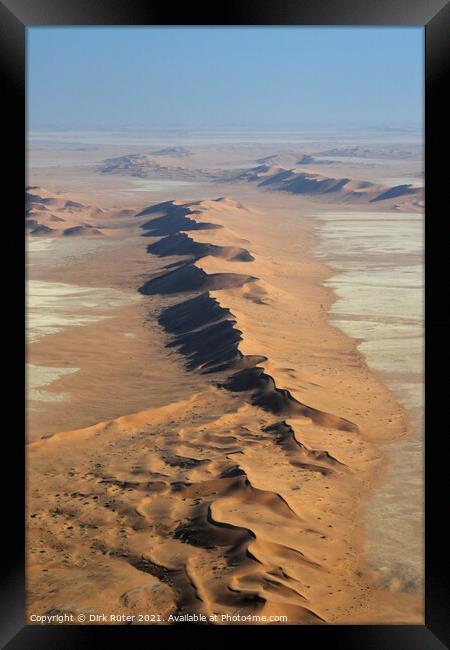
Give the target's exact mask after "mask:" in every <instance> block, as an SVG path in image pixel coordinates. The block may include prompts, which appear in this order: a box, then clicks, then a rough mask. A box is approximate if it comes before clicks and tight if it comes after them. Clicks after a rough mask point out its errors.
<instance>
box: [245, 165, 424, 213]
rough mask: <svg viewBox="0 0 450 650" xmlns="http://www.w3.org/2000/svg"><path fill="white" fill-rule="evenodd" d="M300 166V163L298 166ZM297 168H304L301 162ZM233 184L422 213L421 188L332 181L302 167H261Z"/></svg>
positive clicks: (344, 179) (357, 181) (409, 185)
mask: <svg viewBox="0 0 450 650" xmlns="http://www.w3.org/2000/svg"><path fill="white" fill-rule="evenodd" d="M297 164H299V162H297ZM300 164H301V165H303V164H307V161H306V160H301V161H300ZM234 180H246V181H248V182H254V183H256V184H257V185H258V186H259V187H262V188H267V189H273V190H278V191H283V192H289V193H291V194H305V195H308V196H320V197H321V198H322V199H327V200H330V201H334V202H339V203H346V204H347V203H374V202H377V201H383V202H385V203H384V205H387V207H389V208H402V209H405V210H414V209H417V210H418V209H420V210H421V209H423V196H424V195H423V188H421V187H415V186H413V185H411V184H403V185H396V186H394V187H387V186H385V185H382V184H377V183H373V182H370V181H360V180H354V179H351V178H332V177H330V176H326V175H324V174H320V173H318V172H316V171H305V170H304V169H303V167H300V168H298V167H295V166H294V167H291V168H285V167H282V166H279V165H273V164H268V163H264V164H261V165H258V166H256V167H253V168H251V169H249V170H247V171H244V172H241V173H239V174H238V175H237V176H235V177H234Z"/></svg>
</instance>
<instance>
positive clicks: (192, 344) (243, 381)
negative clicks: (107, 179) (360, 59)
mask: <svg viewBox="0 0 450 650" xmlns="http://www.w3.org/2000/svg"><path fill="white" fill-rule="evenodd" d="M224 201H225V202H227V201H228V202H229V201H230V199H218V200H217V201H216V202H218V203H219V204H220V203H221V202H224ZM209 205H210V204H208V202H197V203H194V204H190V205H189V204H185V205H177V204H174V203H168V204H167V203H164V204H161V205H156V206H153V207H152V208H150V210H151V212H149V209H147V210H144V211H142V212H141V213H140V215H142V214H146V215H147V214H152V213H155V214H158V215H160V213H161V210H162V211H165V212H164V214H163V216H157V217H155V221H156V222H157V223H156V224H153V221H149V222H147V223H145V224H144V225H143V228H144V229H145V230H146V231H147V233H148V232H151V233H153V234H154V233H158V234H161V233H163V232H167V231H170V235H168V236H166V237H165V238H163V239H160V240H159V241H157V242H155V243H154V244H151V245H150V246H148V249H147V250H148V252H150V253H152V254H154V255H158V256H160V257H165V256H167V255H169V254H172V255H183V256H184V255H186V254H187V255H190V257H191V261H190V262H187V263H185V264H183V265H182V266H179V267H177V268H176V269H175V270H170V271H169V272H168V273H165V274H163V275H161V276H157V277H156V278H154V279H151V280H149V281H147V282H146V283H145V284H144V285H142V286H141V287H140V289H139V290H140V291H141V293H143V294H146V295H151V294H155V293H158V294H160V295H164V294H168V293H184V292H191V291H202V292H203V291H205V290H206V292H204V293H201V294H200V295H199V296H197V297H196V298H191V299H188V300H185V301H183V302H181V303H178V304H176V305H172V306H170V307H168V308H166V309H165V310H163V311H162V313H161V314H160V316H159V323H160V324H161V325H162V326H163V327H164V328H165V329H166V331H168V332H169V333H171V334H172V335H173V334H175V336H174V337H173V339H172V340H171V341H170V342H169V344H168V345H169V346H170V347H176V348H177V349H178V350H179V351H180V352H181V354H183V355H185V356H186V357H187V362H186V367H187V368H188V369H189V370H194V369H199V370H200V371H201V372H206V373H212V372H218V371H223V370H226V369H232V370H233V371H235V372H233V373H232V374H231V375H230V376H229V377H227V379H226V380H225V381H223V382H222V383H221V384H219V385H220V386H221V387H223V388H226V389H228V390H230V391H234V392H245V393H249V394H250V399H251V402H252V404H255V405H256V406H260V407H261V408H263V409H265V410H268V411H270V412H272V413H275V414H280V415H303V416H305V417H309V418H311V419H312V420H313V421H315V422H318V423H321V424H323V425H325V426H334V427H336V428H341V429H342V430H348V431H356V430H357V429H358V427H357V426H356V425H355V424H353V423H352V422H349V421H346V420H345V419H344V418H339V417H336V416H333V415H331V414H328V413H323V412H321V411H319V410H317V409H314V408H311V407H309V406H307V405H305V404H302V403H301V402H300V401H298V400H297V399H295V398H294V397H293V396H292V395H291V393H290V392H289V391H288V390H286V389H282V388H278V387H277V385H276V382H275V380H274V378H273V377H271V376H270V375H269V374H267V373H266V372H264V368H263V367H260V365H258V364H261V363H263V362H264V361H267V357H266V356H265V355H264V354H262V355H252V356H250V355H244V354H242V352H241V351H240V350H239V342H240V340H241V339H242V336H241V334H242V333H241V331H240V330H239V329H238V328H237V327H235V326H236V325H237V322H236V320H235V319H234V318H233V315H232V313H231V312H230V310H229V309H228V308H227V307H226V306H223V305H222V304H221V303H220V301H219V300H218V299H217V298H214V297H212V296H211V295H210V291H220V290H222V289H228V288H236V287H241V286H242V285H243V284H245V283H247V282H257V280H258V278H256V277H254V276H250V275H249V276H243V275H241V274H237V273H213V274H208V273H206V272H205V271H204V270H203V269H202V268H200V269H199V268H198V267H197V266H196V262H198V261H199V260H200V259H202V258H203V257H208V256H209V255H211V253H212V255H213V256H214V257H219V258H221V259H223V258H225V259H227V260H228V261H235V260H236V259H239V260H240V261H246V262H251V261H252V260H253V259H254V258H253V256H252V255H251V254H250V253H249V251H247V250H246V249H239V250H240V255H239V256H238V257H237V258H236V256H235V255H232V256H231V257H230V256H228V257H227V256H226V255H225V254H223V251H224V250H225V251H227V250H229V247H226V246H217V245H216V246H215V245H211V244H207V243H199V242H195V241H194V240H193V239H192V238H189V237H187V235H186V234H185V233H184V232H183V231H184V228H187V229H188V230H193V231H196V230H202V229H203V226H204V227H205V229H207V230H209V229H211V226H217V224H212V223H210V222H208V221H203V220H201V221H200V220H198V219H199V215H202V214H203V213H204V211H206V212H207V210H208V207H209ZM240 207H241V209H242V206H240ZM180 215H182V216H180ZM188 215H189V216H188ZM165 219H167V224H166V228H165V227H164V225H163V224H164V223H165ZM176 226H178V228H179V231H178V232H177V233H175V232H174V231H173V229H174V228H175V227H176ZM218 227H219V228H221V229H223V226H221V225H219V226H218ZM167 240H169V242H168V241H167ZM211 249H212V250H211ZM232 250H233V251H234V250H235V249H232ZM217 251H220V253H219V254H217Z"/></svg>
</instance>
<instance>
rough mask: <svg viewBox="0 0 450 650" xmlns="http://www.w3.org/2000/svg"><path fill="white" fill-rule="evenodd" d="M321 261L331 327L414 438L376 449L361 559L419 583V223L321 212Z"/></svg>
mask: <svg viewBox="0 0 450 650" xmlns="http://www.w3.org/2000/svg"><path fill="white" fill-rule="evenodd" d="M316 216H317V217H319V218H320V227H319V232H320V236H321V243H320V246H319V255H320V257H321V258H322V259H323V260H324V261H325V262H326V263H327V264H329V265H330V266H331V267H332V268H334V269H335V270H336V275H334V276H333V277H332V278H331V279H330V280H329V281H328V282H327V284H328V286H330V287H332V288H333V289H334V291H335V293H336V294H337V296H338V300H337V301H336V302H335V303H334V305H333V306H332V310H331V315H332V323H333V324H335V325H337V326H339V327H340V328H341V329H342V330H343V331H344V332H346V333H347V334H349V335H350V336H352V337H353V338H355V339H357V340H360V341H361V342H360V343H359V345H358V348H359V350H360V351H361V352H362V353H363V354H364V356H365V358H366V360H367V363H368V364H369V366H370V367H371V368H373V369H374V370H375V371H376V372H377V373H379V375H380V377H381V379H382V380H383V381H384V382H385V383H386V384H387V385H388V386H389V387H390V388H391V390H392V391H393V392H394V393H395V394H396V396H397V398H398V400H399V402H400V403H401V404H403V406H404V407H405V408H406V409H407V411H408V412H409V415H410V419H411V422H412V425H413V427H414V428H415V435H414V436H412V437H410V438H408V439H407V440H404V441H397V442H395V443H390V444H386V445H383V446H382V450H383V451H384V452H386V453H387V454H388V459H389V465H388V471H387V477H386V479H385V480H384V482H383V484H382V485H381V486H380V488H379V489H378V490H377V491H376V493H375V495H374V497H373V498H372V499H371V500H370V501H369V503H368V505H367V506H366V509H365V521H366V528H367V530H366V532H367V556H368V561H369V564H370V565H371V566H373V567H374V568H376V569H378V570H381V573H382V574H383V573H384V574H386V579H387V580H389V579H390V577H392V575H395V576H399V577H400V578H401V580H402V582H403V583H404V584H406V585H410V586H414V585H417V584H420V583H421V582H422V580H423V534H422V520H423V462H424V448H423V409H424V264H423V254H424V218H423V215H420V214H405V213H383V212H379V213H378V212H333V213H331V212H330V213H326V212H321V213H320V214H317V215H316Z"/></svg>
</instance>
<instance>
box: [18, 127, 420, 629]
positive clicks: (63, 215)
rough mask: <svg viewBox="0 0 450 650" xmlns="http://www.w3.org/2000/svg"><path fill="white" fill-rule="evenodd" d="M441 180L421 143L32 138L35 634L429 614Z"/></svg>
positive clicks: (30, 466)
mask: <svg viewBox="0 0 450 650" xmlns="http://www.w3.org/2000/svg"><path fill="white" fill-rule="evenodd" d="M422 179H423V151H422V145H421V141H420V138H413V137H411V136H410V135H406V136H405V135H403V134H388V135H387V136H386V135H385V134H382V135H380V134H378V133H375V134H373V135H372V137H368V136H367V135H364V136H363V135H359V136H354V137H353V138H352V139H349V138H348V137H342V136H339V135H336V134H330V135H328V136H327V137H326V138H325V137H324V136H321V137H314V136H312V135H307V134H296V135H292V134H288V135H286V136H283V135H280V134H278V135H276V134H275V135H272V134H269V135H268V134H267V133H266V134H264V135H261V133H250V134H248V135H247V136H243V135H242V134H233V133H226V134H225V135H224V134H223V133H221V132H214V133H210V132H209V133H208V134H204V133H198V134H195V136H192V137H189V136H186V135H185V134H181V135H180V134H172V135H171V136H170V137H168V136H167V134H163V135H161V134H158V133H154V132H149V133H146V134H142V133H138V134H134V133H133V132H132V131H130V132H124V133H120V134H117V133H105V132H98V133H97V134H96V133H90V134H83V133H65V132H48V133H39V134H36V135H34V134H32V135H31V136H30V138H29V145H28V179H27V183H28V185H27V188H26V204H25V228H26V233H27V234H26V238H27V244H26V245H27V444H26V457H27V617H28V620H29V621H31V622H32V621H37V622H47V623H53V622H55V623H56V622H61V619H58V617H61V616H66V617H69V618H68V619H67V620H68V622H69V623H70V622H71V621H70V616H73V617H74V619H73V620H75V621H76V620H77V617H78V616H80V615H81V616H84V617H86V618H85V622H86V623H92V624H96V623H101V622H103V623H104V622H105V619H102V618H101V617H102V615H107V616H108V617H109V618H108V623H111V624H124V623H131V624H149V623H152V624H159V625H168V624H173V623H177V622H186V621H187V622H196V623H203V624H211V623H213V624H214V623H217V624H249V623H250V624H291V625H292V624H368V623H370V624H373V623H375V624H376V623H392V624H394V623H422V622H423V566H422V565H423V547H422V541H421V540H422V536H423V532H422V527H423V506H422V500H423V494H422V491H423V485H422V463H423V443H422V438H423V424H422V420H423V403H422V402H423V400H422V392H423V368H422V356H421V345H422V338H423V337H422V328H423V314H422V302H423V233H422V226H423V211H424V194H423V180H422ZM413 351H414V352H413ZM405 461H406V462H405ZM405 485H407V486H408V489H407V490H405ZM405 549H407V553H405ZM33 617H34V618H33ZM36 617H37V618H36Z"/></svg>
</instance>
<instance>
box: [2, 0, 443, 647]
mask: <svg viewBox="0 0 450 650" xmlns="http://www.w3.org/2000/svg"><path fill="white" fill-rule="evenodd" d="M35 25H61V26H63V25H68V26H70V25H223V26H233V25H249V26H250V25H346V26H352V25H354V26H358V25H359V26H363V25H364V26H375V25H380V26H410V25H415V26H423V27H424V29H425V56H426V60H425V71H426V75H425V133H426V141H425V175H426V184H425V196H426V217H425V220H426V228H425V236H426V249H427V250H426V359H425V370H426V390H425V397H426V431H427V436H426V620H425V625H417V626H410V625H405V626H397V625H391V626H385V625H378V626H375V625H374V626H302V627H298V626H295V628H294V629H293V627H291V626H273V627H253V626H252V627H251V628H250V627H246V626H241V627H234V626H229V627H228V626H227V627H220V628H216V627H212V626H191V627H190V626H172V627H146V626H142V627H141V626H135V627H134V626H131V627H130V629H124V627H119V628H118V627H104V626H91V627H90V626H86V627H82V626H78V627H72V626H71V627H66V626H61V627H59V626H46V627H45V626H39V625H37V626H33V625H24V594H25V571H24V548H25V544H24V519H25V517H24V498H23V497H24V486H25V478H26V473H25V468H24V444H23V438H22V437H21V435H20V434H19V432H21V431H23V429H24V426H23V416H22V413H23V411H22V406H23V401H24V400H23V392H21V391H22V390H23V385H24V382H23V381H21V380H23V377H24V375H23V374H22V373H23V371H22V368H23V366H20V363H21V362H22V356H21V353H20V350H23V338H21V337H22V333H23V330H22V329H21V327H20V325H19V323H23V316H24V291H23V286H24V285H23V279H24V275H23V274H24V262H25V259H24V246H23V235H22V226H21V223H22V215H23V210H24V199H23V190H24V185H25V147H24V142H25V139H24V127H25V74H26V69H25V32H26V28H27V27H29V26H35ZM449 33H450V7H449V4H448V3H447V2H446V1H445V0H340V1H336V0H334V1H333V0H304V1H302V0H284V1H282V0H278V1H277V2H274V1H272V2H269V1H268V0H261V1H260V2H258V3H256V2H255V1H253V2H251V1H249V0H247V1H245V2H244V1H243V0H240V2H239V3H238V2H235V1H233V2H228V3H226V4H225V3H224V4H223V5H216V6H214V5H213V4H212V3H210V5H209V6H200V5H191V4H189V5H184V7H183V6H180V7H177V9H176V12H175V10H174V8H173V6H172V5H169V4H168V3H163V2H161V1H160V0H158V1H152V0H150V1H147V2H146V1H145V0H2V1H0V66H1V68H0V69H1V78H2V88H3V89H4V90H3V92H2V99H3V101H2V108H3V109H4V111H5V116H4V121H3V125H4V130H5V131H4V132H5V133H7V134H8V135H9V136H10V142H9V144H8V145H7V147H6V156H5V157H6V161H7V170H6V171H7V175H8V176H7V187H6V190H7V192H6V194H7V198H9V200H10V202H11V205H10V212H9V213H8V215H7V214H6V213H5V214H4V215H3V216H4V217H5V218H6V219H8V221H7V223H6V224H5V223H4V230H3V232H4V233H6V235H7V237H8V240H7V241H8V248H9V247H10V246H11V251H12V252H13V256H12V258H13V265H14V264H16V268H15V270H13V269H14V266H11V262H10V261H9V262H8V267H7V269H6V271H4V273H5V275H3V276H2V277H3V278H4V283H3V285H4V289H5V291H9V292H10V294H11V295H10V296H6V297H5V300H7V301H8V302H7V303H6V304H8V305H15V309H14V310H11V311H9V312H8V318H6V319H5V320H7V321H8V324H9V325H10V328H11V331H10V332H9V334H8V335H7V336H8V337H9V338H8V339H6V340H8V341H9V340H15V341H16V342H17V348H14V347H13V346H10V345H9V343H8V345H7V346H6V348H7V349H8V350H9V349H11V351H12V352H13V354H14V356H13V357H12V361H11V363H10V364H8V365H5V367H6V369H7V371H8V372H10V371H11V372H10V374H9V375H8V377H9V376H14V375H12V374H11V373H12V370H13V368H19V370H18V375H17V376H16V378H15V379H14V381H12V380H11V381H8V382H7V389H10V390H11V391H12V393H14V394H15V395H16V396H18V401H17V402H16V406H15V407H14V408H13V407H12V406H10V405H9V404H8V409H7V411H8V412H9V413H10V415H12V422H11V424H9V425H8V427H7V428H6V427H5V430H4V431H3V445H4V446H3V451H4V453H5V457H6V458H5V460H4V466H6V468H9V470H10V476H9V477H7V478H5V485H4V489H5V492H4V500H3V503H2V509H3V521H4V522H5V523H6V528H5V532H4V534H3V535H2V546H3V562H2V564H1V567H2V568H1V570H2V596H1V600H0V610H1V611H0V642H1V643H2V647H7V648H9V649H10V650H16V649H18V648H27V649H30V650H37V649H40V648H45V649H46V650H49V649H51V648H55V649H58V650H60V649H62V648H65V649H66V648H81V647H94V645H95V646H98V645H99V643H100V644H105V645H106V644H109V643H117V642H120V638H121V637H122V635H124V634H126V640H125V642H126V643H127V644H129V645H130V644H132V645H136V644H138V643H142V642H144V643H147V644H151V643H153V642H155V643H160V642H166V643H173V642H174V640H175V635H179V634H180V631H181V633H182V635H183V637H182V638H183V642H184V644H185V645H186V644H189V646H190V645H191V643H195V644H196V646H197V647H199V648H202V647H206V644H209V643H214V644H217V643H220V644H221V645H225V644H227V645H228V644H230V643H233V642H234V643H235V642H238V643H239V642H243V641H244V640H245V642H252V640H258V637H260V635H263V637H261V638H263V639H264V640H266V641H269V640H270V637H271V636H272V634H275V635H276V636H275V639H276V640H277V643H280V642H281V643H282V642H283V641H284V640H285V639H286V637H287V635H293V636H292V639H293V640H294V641H295V642H296V643H297V644H301V645H302V644H305V643H306V644H316V643H321V642H322V643H327V642H328V643H330V644H332V647H333V648H336V649H338V648H347V649H355V650H356V649H357V650H366V649H367V650H369V649H376V648H380V649H383V650H390V649H391V648H395V649H397V648H398V649H400V650H410V649H411V650H413V649H420V650H434V649H436V650H438V649H441V648H445V647H449V645H450V635H449V623H448V611H449V608H448V580H447V577H448V572H447V571H446V570H445V568H446V567H448V560H447V556H448V549H447V541H446V534H445V523H446V521H445V514H446V510H447V507H446V500H445V494H446V492H445V488H446V482H447V481H446V478H447V474H448V460H447V456H446V455H445V454H444V453H442V447H443V442H444V437H445V436H446V434H447V431H448V425H447V417H446V406H445V405H446V399H445V398H446V392H447V391H445V388H446V387H445V382H444V379H441V378H440V373H439V370H440V369H441V370H444V367H443V364H444V360H443V357H444V353H445V335H446V333H447V331H448V329H447V328H448V325H449V319H448V314H447V315H446V312H445V311H444V310H445V304H443V303H445V302H446V300H447V297H446V293H445V289H444V287H445V284H444V283H445V279H446V266H447V258H448V252H447V249H448V241H449V240H448V239H446V238H445V237H444V234H443V228H444V222H445V220H447V219H448V214H447V213H446V212H444V211H443V212H440V206H445V202H444V192H445V191H446V187H448V181H447V179H446V177H445V176H444V175H447V166H446V165H445V164H440V163H439V161H441V160H442V161H443V162H444V161H445V158H446V157H447V156H448V150H447V149H448V148H447V142H446V138H445V135H446V124H445V123H444V120H446V118H447V115H448V114H449V111H448V99H447V97H446V93H445V90H446V83H445V82H446V79H447V76H446V72H447V71H448V61H449V52H448V41H449V38H448V36H449ZM11 221H12V222H15V224H16V225H17V227H16V226H15V225H14V224H13V225H11ZM15 237H17V241H16V240H15V239H13V238H15ZM11 241H14V244H17V246H14V244H13V243H11ZM443 298H444V299H443ZM443 377H445V374H444V375H443ZM444 391H445V392H444ZM11 400H12V395H11ZM8 401H9V397H8ZM11 403H13V402H11ZM6 468H5V469H6ZM21 468H23V469H21ZM5 476H6V474H5ZM6 531H7V532H6ZM190 639H192V641H190ZM189 646H188V647H189Z"/></svg>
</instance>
